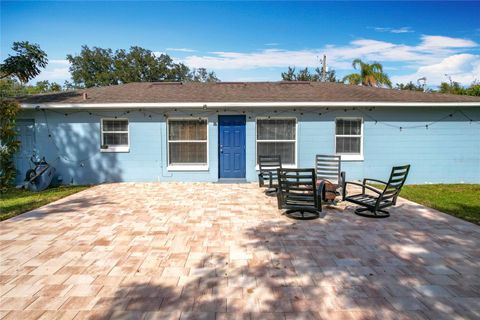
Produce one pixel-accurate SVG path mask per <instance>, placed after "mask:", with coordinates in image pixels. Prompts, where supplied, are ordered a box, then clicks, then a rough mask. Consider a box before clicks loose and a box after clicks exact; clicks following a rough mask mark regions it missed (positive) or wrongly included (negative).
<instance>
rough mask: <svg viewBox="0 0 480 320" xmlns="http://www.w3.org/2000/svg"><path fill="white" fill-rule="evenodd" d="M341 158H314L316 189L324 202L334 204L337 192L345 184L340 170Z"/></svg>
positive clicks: (330, 156)
mask: <svg viewBox="0 0 480 320" xmlns="http://www.w3.org/2000/svg"><path fill="white" fill-rule="evenodd" d="M341 161H342V159H341V156H337V155H325V154H317V155H316V156H315V174H316V176H317V188H318V189H320V190H321V191H322V199H323V201H324V202H330V203H333V202H335V198H336V197H337V196H340V195H341V194H342V193H340V191H339V190H341V189H342V188H343V183H344V182H345V171H342V170H341Z"/></svg>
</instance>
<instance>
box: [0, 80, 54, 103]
mask: <svg viewBox="0 0 480 320" xmlns="http://www.w3.org/2000/svg"><path fill="white" fill-rule="evenodd" d="M62 90H63V89H62V86H61V85H59V84H58V83H56V82H49V81H48V80H44V81H38V82H37V83H36V84H35V85H27V84H22V83H20V82H18V80H17V79H14V78H6V79H0V97H2V98H8V97H18V96H23V95H26V94H38V93H48V92H59V91H62Z"/></svg>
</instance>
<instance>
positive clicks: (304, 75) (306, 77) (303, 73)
mask: <svg viewBox="0 0 480 320" xmlns="http://www.w3.org/2000/svg"><path fill="white" fill-rule="evenodd" d="M282 80H283V81H322V70H321V69H320V68H315V70H314V71H313V73H311V72H310V70H308V68H305V69H301V70H298V71H297V72H296V71H295V67H293V68H292V67H288V70H287V71H286V72H282ZM325 82H338V80H337V76H336V74H335V70H334V69H331V70H328V71H327V72H326V79H325Z"/></svg>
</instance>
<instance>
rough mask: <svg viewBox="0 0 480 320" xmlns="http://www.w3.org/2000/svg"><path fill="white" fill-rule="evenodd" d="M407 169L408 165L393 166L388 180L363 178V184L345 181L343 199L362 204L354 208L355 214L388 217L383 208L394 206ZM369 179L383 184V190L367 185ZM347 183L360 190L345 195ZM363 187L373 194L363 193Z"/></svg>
mask: <svg viewBox="0 0 480 320" xmlns="http://www.w3.org/2000/svg"><path fill="white" fill-rule="evenodd" d="M409 170H410V165H405V166H398V167H393V168H392V172H391V173H390V179H388V182H384V181H381V180H377V179H369V178H365V179H363V184H361V183H357V182H352V181H346V182H345V184H344V186H343V200H344V201H349V202H352V203H355V204H358V205H360V206H362V207H363V208H358V209H356V210H355V214H358V215H359V216H363V217H369V218H386V217H389V216H390V213H388V211H385V210H383V209H384V208H387V207H390V206H394V205H395V204H396V203H397V197H398V195H399V194H400V191H401V190H402V187H403V184H404V183H405V180H406V179H407V176H408V171H409ZM370 181H371V182H373V183H380V184H382V185H384V186H385V187H384V188H383V191H380V190H377V189H375V188H373V187H371V186H369V185H367V182H370ZM348 184H352V185H356V186H360V187H362V192H361V193H358V194H353V195H349V196H347V195H346V190H347V185H348ZM365 189H368V190H370V191H371V192H373V193H375V195H370V194H367V193H365Z"/></svg>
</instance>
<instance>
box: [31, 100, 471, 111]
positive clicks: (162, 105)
mask: <svg viewBox="0 0 480 320" xmlns="http://www.w3.org/2000/svg"><path fill="white" fill-rule="evenodd" d="M21 106H22V109H36V108H42V109H127V108H143V109H148V108H178V109H186V108H200V109H202V108H204V107H205V106H206V107H207V108H238V107H242V108H249V107H252V108H254V107H265V108H291V107H297V108H300V107H305V108H315V107H333V108H334V107H339V108H342V107H480V101H479V102H353V101H343V102H322V101H319V102H182V103H179V102H162V103H38V104H22V105H21Z"/></svg>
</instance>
